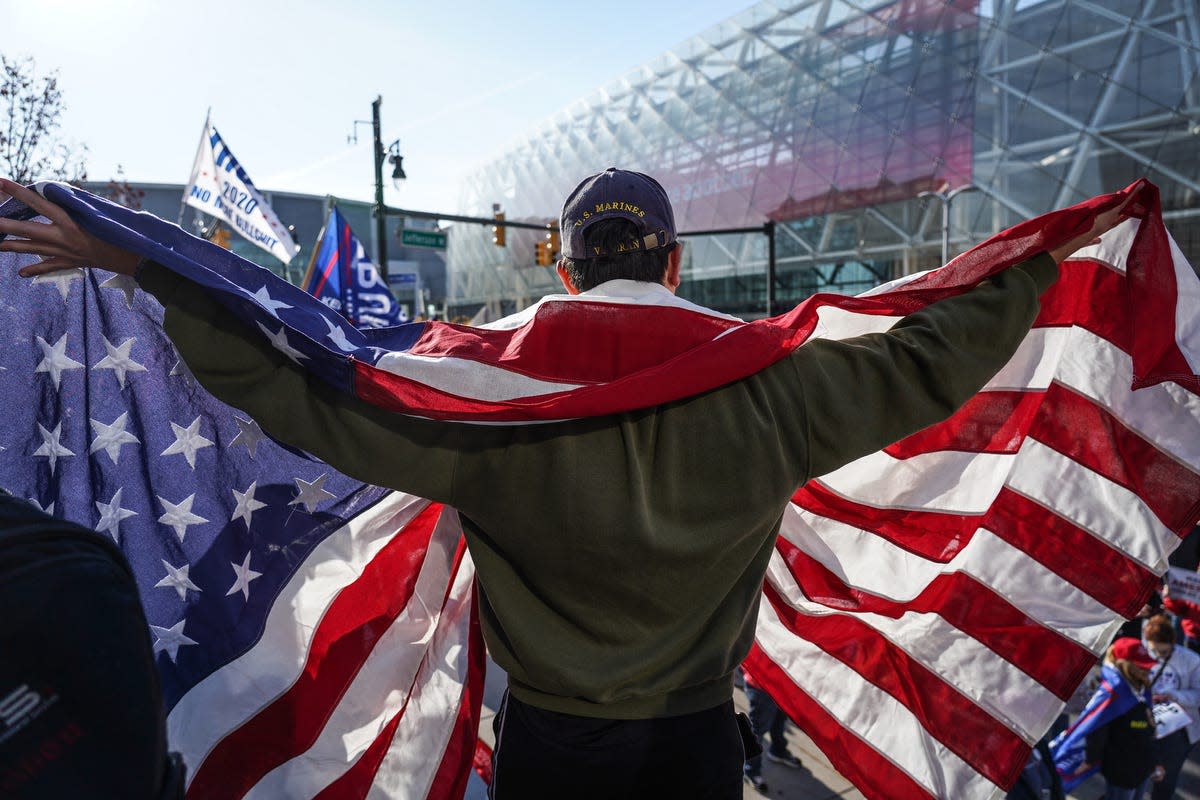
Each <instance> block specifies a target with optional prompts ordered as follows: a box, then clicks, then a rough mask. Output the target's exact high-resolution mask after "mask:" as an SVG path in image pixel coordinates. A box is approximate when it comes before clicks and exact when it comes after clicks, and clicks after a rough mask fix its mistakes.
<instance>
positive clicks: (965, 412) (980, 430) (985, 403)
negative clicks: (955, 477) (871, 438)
mask: <svg viewBox="0 0 1200 800" xmlns="http://www.w3.org/2000/svg"><path fill="white" fill-rule="evenodd" d="M1041 402H1042V393H1041V392H1015V391H997V392H980V393H979V394H977V395H975V396H974V397H972V398H971V399H970V400H968V401H967V402H966V404H965V405H963V406H962V407H961V408H959V410H958V411H956V412H955V413H954V414H953V415H952V416H950V417H949V418H947V419H946V420H945V421H943V422H940V423H938V424H936V425H930V426H929V427H928V428H925V429H924V430H922V431H918V432H917V433H914V434H913V435H911V436H908V437H906V438H904V439H901V440H900V441H898V442H896V443H895V444H893V445H890V446H889V447H886V448H884V452H885V453H887V454H888V455H890V456H892V457H893V458H911V457H912V456H915V455H920V454H922V453H928V452H932V451H936V450H959V451H964V452H969V453H1015V452H1017V450H1019V449H1020V448H1021V442H1022V441H1024V439H1025V435H1026V431H1028V429H1029V426H1030V424H1031V423H1032V422H1033V419H1034V415H1036V414H1037V413H1038V409H1039V406H1040V404H1041Z"/></svg>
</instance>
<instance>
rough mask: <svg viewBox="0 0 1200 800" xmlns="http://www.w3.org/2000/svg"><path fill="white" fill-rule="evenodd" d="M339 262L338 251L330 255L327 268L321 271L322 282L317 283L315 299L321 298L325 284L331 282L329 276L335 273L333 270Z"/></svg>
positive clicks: (314, 290) (314, 292) (313, 293)
mask: <svg viewBox="0 0 1200 800" xmlns="http://www.w3.org/2000/svg"><path fill="white" fill-rule="evenodd" d="M337 260H338V253H337V250H336V249H335V250H334V251H333V253H332V254H330V256H329V262H328V263H326V264H325V267H324V268H323V269H322V270H321V280H320V281H319V282H318V283H317V286H316V288H315V289H313V290H312V296H313V297H320V296H321V290H322V289H324V288H325V282H326V281H328V280H329V274H330V273H331V272H332V271H333V268H334V267H335V266H336V265H337Z"/></svg>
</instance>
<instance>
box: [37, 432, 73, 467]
mask: <svg viewBox="0 0 1200 800" xmlns="http://www.w3.org/2000/svg"><path fill="white" fill-rule="evenodd" d="M38 433H40V434H41V435H42V446H41V447H39V448H38V449H37V450H34V451H33V454H34V455H35V456H45V457H46V458H48V459H50V474H51V475H53V474H54V465H55V464H57V463H58V457H59V456H73V455H75V454H74V453H72V452H71V451H70V450H68V449H67V448H65V447H63V446H62V444H61V443H60V442H59V439H60V438H62V423H61V422H60V423H58V424H57V425H55V426H54V430H53V431H48V430H46V429H45V428H43V427H42V423H40V422H39V423H38Z"/></svg>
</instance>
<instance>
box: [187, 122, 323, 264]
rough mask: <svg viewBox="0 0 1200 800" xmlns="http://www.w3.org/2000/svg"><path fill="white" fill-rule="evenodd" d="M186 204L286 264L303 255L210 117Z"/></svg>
mask: <svg viewBox="0 0 1200 800" xmlns="http://www.w3.org/2000/svg"><path fill="white" fill-rule="evenodd" d="M183 202H184V203H185V204H187V205H189V206H191V207H192V208H198V209H200V210H201V211H203V212H205V213H207V214H211V215H212V216H214V217H216V218H217V219H220V220H223V221H225V222H226V223H228V224H229V227H230V229H231V230H234V231H237V233H238V234H240V235H241V236H242V237H243V238H245V239H247V240H248V241H250V242H253V243H254V244H255V245H257V246H258V247H261V248H262V249H263V250H266V251H267V252H268V253H270V254H271V255H273V256H275V257H276V258H278V259H279V260H280V261H282V262H283V263H285V264H286V263H288V262H289V261H291V260H292V258H293V257H294V256H295V255H296V253H298V252H300V245H298V244H296V242H295V240H293V239H292V235H291V233H289V232H288V230H287V228H285V227H284V225H283V223H282V222H280V221H279V217H277V216H275V212H274V211H273V210H272V209H271V206H270V205H269V204H268V203H267V199H266V198H265V197H263V195H262V192H260V191H259V190H258V187H257V186H255V185H254V182H253V181H251V180H250V176H249V175H248V174H246V170H245V169H244V168H243V167H242V165H241V164H240V163H239V162H238V160H237V159H236V158H234V157H233V151H232V150H230V149H229V145H228V144H226V143H225V140H224V139H223V138H222V137H221V134H220V133H219V132H218V131H217V129H216V126H214V125H213V124H212V119H211V118H208V117H206V118H205V120H204V130H203V131H202V132H201V134H200V145H199V147H197V148H196V159H195V161H193V162H192V175H191V177H190V178H189V179H188V184H187V186H185V187H184V189H183Z"/></svg>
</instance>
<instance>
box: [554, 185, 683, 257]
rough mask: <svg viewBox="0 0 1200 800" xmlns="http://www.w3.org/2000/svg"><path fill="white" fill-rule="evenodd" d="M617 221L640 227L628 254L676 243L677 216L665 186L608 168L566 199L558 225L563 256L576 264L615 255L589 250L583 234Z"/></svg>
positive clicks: (594, 249) (629, 246) (577, 188)
mask: <svg viewBox="0 0 1200 800" xmlns="http://www.w3.org/2000/svg"><path fill="white" fill-rule="evenodd" d="M614 217H619V218H621V219H627V220H629V221H630V222H632V223H633V224H634V225H636V226H637V227H638V231H639V235H638V237H637V238H636V239H633V240H631V241H630V242H629V245H628V250H627V251H633V250H657V249H658V248H660V247H666V246H667V245H669V244H672V243H673V242H674V241H675V213H674V212H673V211H672V210H671V201H670V200H668V199H667V192H666V190H665V189H663V187H662V185H661V184H660V183H659V182H658V181H656V180H654V178H651V177H650V176H649V175H643V174H642V173H640V172H631V171H629V170H625V169H617V168H616V167H609V168H608V169H606V170H604V172H601V173H599V174H596V175H592V176H591V177H590V178H585V179H584V180H583V182H582V183H580V184H579V185H578V186H576V187H575V190H574V191H573V192H571V194H569V195H568V196H567V202H566V203H564V204H563V210H562V219H561V220H560V221H559V230H560V231H561V235H562V253H563V255H564V256H566V257H567V258H571V259H576V260H584V259H589V258H599V257H601V256H606V255H613V254H612V253H604V252H601V251H600V248H598V247H593V248H591V249H590V250H589V248H587V247H585V246H584V243H583V234H584V231H586V230H587V229H588V228H589V227H591V226H592V225H593V224H595V223H597V222H600V221H601V220H605V219H613V218H614ZM618 252H622V250H621V249H620V248H618Z"/></svg>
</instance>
